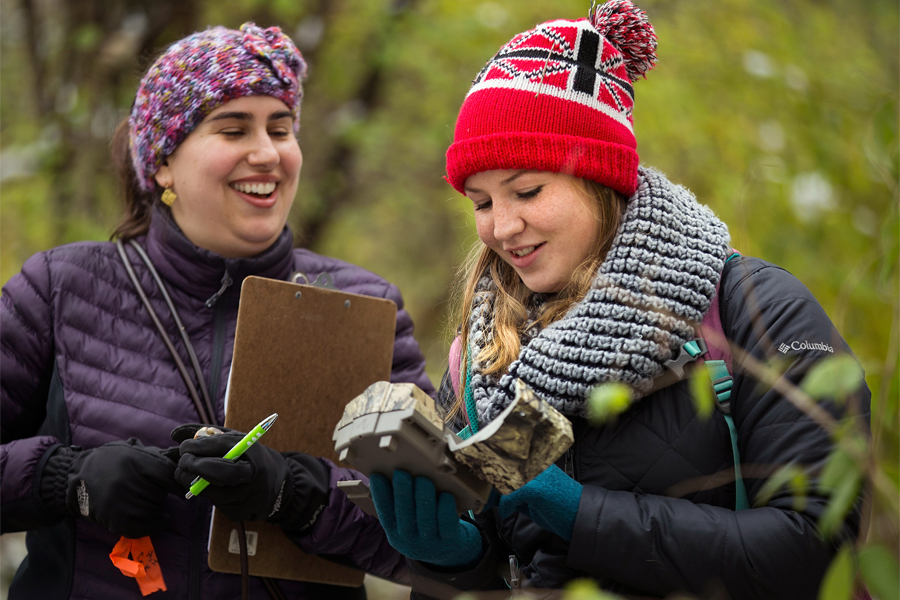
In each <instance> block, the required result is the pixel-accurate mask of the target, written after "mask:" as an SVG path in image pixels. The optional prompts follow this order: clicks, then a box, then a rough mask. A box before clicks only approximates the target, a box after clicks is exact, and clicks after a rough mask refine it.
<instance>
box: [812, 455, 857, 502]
mask: <svg viewBox="0 0 900 600" xmlns="http://www.w3.org/2000/svg"><path fill="white" fill-rule="evenodd" d="M859 470H860V469H859V467H858V465H857V464H856V461H855V460H853V457H852V456H850V455H849V454H848V453H847V451H846V450H845V449H844V448H843V447H842V446H838V447H837V448H835V449H834V450H832V452H831V455H830V456H829V457H828V462H827V463H825V468H824V469H823V470H822V475H821V476H819V490H821V491H823V492H831V491H833V490H835V489H837V487H838V486H840V485H841V483H843V482H844V481H846V480H847V478H848V477H850V476H851V475H852V474H853V473H854V472H855V471H859Z"/></svg>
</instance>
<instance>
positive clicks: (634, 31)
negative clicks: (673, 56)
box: [447, 0, 656, 196]
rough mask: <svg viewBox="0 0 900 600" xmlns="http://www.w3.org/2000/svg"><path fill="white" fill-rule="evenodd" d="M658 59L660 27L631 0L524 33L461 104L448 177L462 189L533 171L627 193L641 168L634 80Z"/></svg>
mask: <svg viewBox="0 0 900 600" xmlns="http://www.w3.org/2000/svg"><path fill="white" fill-rule="evenodd" d="M655 63H656V34H655V33H654V31H653V27H652V26H651V25H650V22H649V21H648V19H647V15H646V13H644V12H643V11H642V10H641V9H639V8H637V7H636V6H635V5H634V4H632V3H631V1H630V0H610V1H609V2H607V3H606V4H603V5H602V6H599V7H595V8H592V9H591V14H590V19H579V20H577V21H569V20H562V19H560V20H556V21H548V22H546V23H541V24H540V25H538V26H537V27H535V28H534V29H532V30H531V31H526V32H523V33H520V34H519V35H517V36H515V37H514V38H513V39H512V40H510V41H509V43H507V44H506V45H505V46H503V47H502V48H501V49H500V51H499V52H497V54H496V55H495V56H494V57H493V58H492V59H491V60H490V61H488V63H487V64H486V65H485V66H484V68H483V69H482V70H481V72H480V73H479V74H478V76H477V77H476V78H475V81H474V82H473V84H472V87H471V89H470V90H469V93H468V95H467V96H466V99H465V101H464V102H463V105H462V108H461V109H460V111H459V118H458V119H457V121H456V130H455V132H454V136H453V144H452V145H451V146H450V148H449V149H448V150H447V181H448V182H450V184H451V185H452V186H453V187H454V188H456V190H457V191H459V192H460V193H465V191H464V186H465V182H466V179H468V178H469V176H471V175H474V174H476V173H480V172H482V171H491V170H501V169H534V170H538V171H552V172H556V173H567V174H569V175H574V176H575V177H582V178H585V179H590V180H592V181H596V182H599V183H601V184H603V185H605V186H607V187H610V188H612V189H615V190H618V191H619V192H621V193H623V194H625V195H627V196H631V195H632V194H633V193H634V192H635V190H636V189H637V167H638V154H637V140H636V139H635V137H634V129H633V122H632V114H631V113H632V109H633V108H634V88H633V87H632V85H631V84H632V83H633V82H634V81H636V80H637V79H639V78H640V77H642V76H643V75H644V74H645V73H646V72H647V71H649V70H650V69H651V68H653V65H654V64H655Z"/></svg>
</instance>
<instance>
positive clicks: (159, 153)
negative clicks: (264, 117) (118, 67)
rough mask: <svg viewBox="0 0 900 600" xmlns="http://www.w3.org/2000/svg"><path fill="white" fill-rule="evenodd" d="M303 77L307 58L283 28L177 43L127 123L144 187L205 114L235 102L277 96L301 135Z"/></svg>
mask: <svg viewBox="0 0 900 600" xmlns="http://www.w3.org/2000/svg"><path fill="white" fill-rule="evenodd" d="M305 76H306V62H305V61H304V60H303V56H302V55H301V54H300V51H299V50H297V48H296V46H294V43H293V42H292V41H291V39H290V38H289V37H287V36H286V35H284V34H283V33H282V32H281V29H279V28H278V27H269V28H268V29H263V28H261V27H257V26H256V25H254V24H253V23H245V24H243V25H241V28H240V31H235V30H234V29H226V28H225V27H212V28H210V29H207V30H206V31H199V32H197V33H194V34H192V35H189V36H188V37H186V38H184V39H183V40H181V41H178V42H176V43H174V44H172V46H170V47H169V49H168V50H166V52H165V53H164V54H163V55H162V56H160V57H159V59H157V61H156V62H155V63H153V66H152V67H150V69H149V70H148V71H147V74H146V75H144V78H143V79H142V80H141V84H140V86H139V87H138V91H137V95H136V97H135V99H134V105H133V106H132V108H131V116H130V117H129V119H128V125H129V132H128V133H129V148H130V150H131V160H132V162H133V164H134V170H135V173H136V174H137V180H138V183H139V184H140V186H141V188H142V189H143V190H144V191H146V192H152V191H153V190H154V189H155V185H156V183H155V181H154V179H153V176H154V175H155V174H156V172H157V171H158V170H159V167H160V166H161V165H162V163H163V161H164V160H165V159H166V157H167V156H169V155H170V154H172V152H174V151H175V148H177V147H178V144H180V143H181V142H183V141H184V139H185V138H186V137H187V136H188V134H190V133H191V131H193V130H194V128H195V127H197V125H199V124H200V122H201V121H202V120H203V119H204V118H205V117H206V115H208V114H209V113H211V112H212V111H213V110H215V109H216V108H218V107H219V106H221V105H223V104H225V103H226V102H228V101H230V100H234V99H235V98H241V97H243V96H272V97H274V98H278V99H279V100H281V101H282V102H284V103H285V104H286V105H287V106H288V107H289V108H290V109H291V112H292V113H293V115H294V131H295V132H296V131H297V130H298V129H299V127H300V101H301V100H302V98H303V88H302V86H301V84H302V81H303V79H304V77H305Z"/></svg>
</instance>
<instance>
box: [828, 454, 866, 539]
mask: <svg viewBox="0 0 900 600" xmlns="http://www.w3.org/2000/svg"><path fill="white" fill-rule="evenodd" d="M861 484H862V473H861V472H859V471H855V472H852V473H850V474H848V476H847V478H846V479H844V480H843V481H841V482H840V483H839V484H838V486H837V488H835V489H834V490H833V491H832V492H831V499H830V500H829V501H828V506H827V507H826V508H825V512H824V513H822V516H821V517H820V518H819V533H821V534H822V536H824V537H826V538H827V537H831V536H832V535H833V534H834V533H836V532H837V530H838V529H839V528H840V526H841V523H843V521H844V517H846V516H847V513H848V512H849V511H850V508H851V507H852V506H853V502H854V501H855V500H856V496H857V494H858V493H859V488H860V485H861Z"/></svg>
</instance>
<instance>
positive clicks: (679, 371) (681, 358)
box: [663, 338, 708, 379]
mask: <svg viewBox="0 0 900 600" xmlns="http://www.w3.org/2000/svg"><path fill="white" fill-rule="evenodd" d="M707 352H708V348H707V347H706V342H705V341H703V338H697V339H695V340H691V341H689V342H685V344H684V346H682V347H681V351H679V352H678V355H677V356H675V357H674V358H671V359H669V360H667V361H666V362H665V363H663V365H664V366H665V367H666V368H667V369H670V370H671V371H673V372H674V373H675V374H676V375H678V378H679V379H681V378H683V377H684V367H685V365H688V364H690V363H692V362H694V361H696V360H697V359H698V358H699V357H701V356H703V355H704V354H706V353H707Z"/></svg>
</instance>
